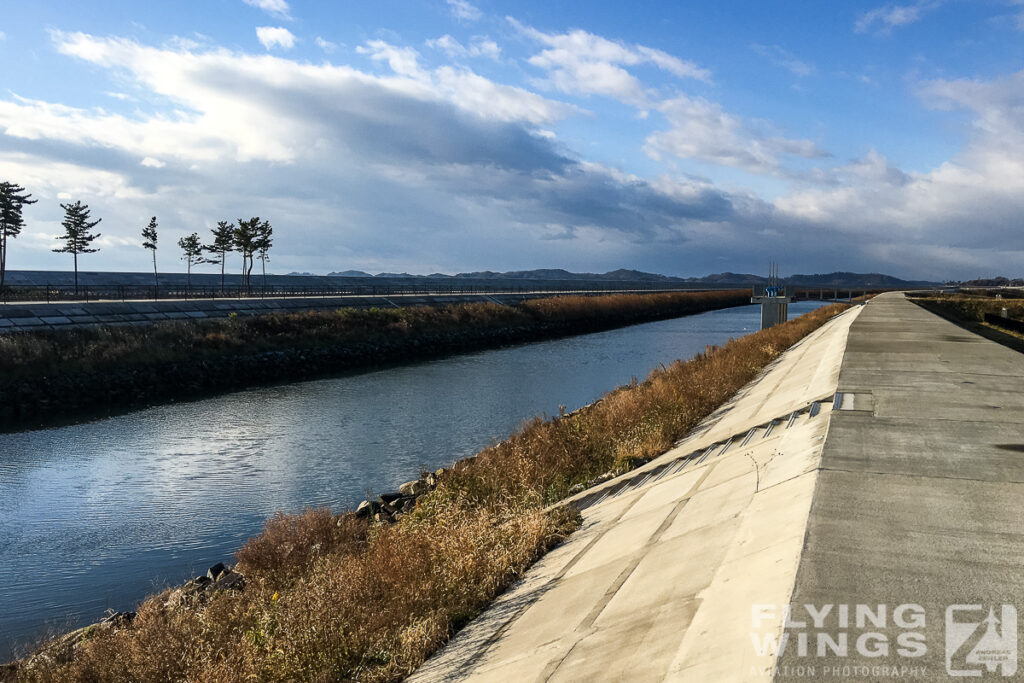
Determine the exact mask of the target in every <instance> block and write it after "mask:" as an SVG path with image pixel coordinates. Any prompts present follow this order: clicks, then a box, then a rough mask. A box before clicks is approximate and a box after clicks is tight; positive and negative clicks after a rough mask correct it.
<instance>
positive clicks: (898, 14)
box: [854, 0, 944, 33]
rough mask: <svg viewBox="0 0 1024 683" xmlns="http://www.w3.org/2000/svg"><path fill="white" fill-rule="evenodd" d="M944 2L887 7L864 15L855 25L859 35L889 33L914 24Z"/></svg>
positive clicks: (922, 1) (930, 0) (924, 1)
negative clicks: (873, 32) (899, 27)
mask: <svg viewBox="0 0 1024 683" xmlns="http://www.w3.org/2000/svg"><path fill="white" fill-rule="evenodd" d="M943 1H944V0H918V2H915V3H912V4H910V5H885V6H883V7H878V8H875V9H873V10H870V11H868V12H865V13H864V14H862V15H861V16H860V17H859V18H858V19H857V22H856V23H855V24H854V30H855V31H857V33H867V32H871V31H875V32H878V33H889V32H890V31H892V29H894V28H896V27H898V26H906V25H908V24H913V23H915V22H917V21H919V20H920V19H921V17H922V16H923V15H924V14H925V13H926V12H928V11H931V10H933V9H935V8H936V7H938V6H939V5H941V4H943Z"/></svg>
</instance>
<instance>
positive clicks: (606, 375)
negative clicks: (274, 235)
mask: <svg viewBox="0 0 1024 683" xmlns="http://www.w3.org/2000/svg"><path fill="white" fill-rule="evenodd" d="M818 305H820V304H818V302H799V303H794V304H790V315H791V317H793V316H796V315H799V314H801V313H804V312H806V311H809V310H811V309H813V308H815V307H816V306H818ZM758 325H759V308H758V307H757V306H744V307H739V308H732V309H726V310H722V311H713V312H710V313H703V314H700V315H694V316H689V317H685V318H677V319H674V320H666V321H661V322H655V323H648V324H644V325H635V326H633V327H627V328H622V329H618V330H612V331H609V332H601V333H596V334H588V335H582V336H578V337H569V338H565V339H558V340H553V341H546V342H538V343H532V344H526V345H522V346H516V347H510V348H503V349H496V350H492V351H482V352H478V353H471V354H466V355H461V356H454V357H451V358H445V359H441V360H434V361H429V362H423V363H418V364H415V365H408V366H403V367H395V368H389V369H386V370H380V371H375V372H366V373H361V374H355V375H349V376H344V377H338V378H333V379H325V380H317V381H308V382H297V383H294V384H284V385H279V386H273V387H267V388H261V389H252V390H248V391H241V392H237V393H233V394H229V395H225V396H220V397H216V398H210V399H203V400H200V401H195V402H191V403H177V404H170V405H163V406H159V407H155V408H150V409H147V410H142V411H138V412H134V413H131V414H129V415H123V416H119V417H113V418H108V419H103V420H99V421H95V422H90V423H86V424H80V425H74V426H70V427H62V428H57V429H47V430H40V431H32V432H21V433H15V434H2V435H0V662H2V661H5V660H6V659H7V658H8V656H9V655H10V654H11V652H12V650H13V649H14V648H20V647H22V646H23V645H24V644H25V643H27V642H29V641H30V640H31V639H33V638H36V637H38V636H40V635H41V634H43V633H44V632H45V631H47V630H51V631H59V630H67V629H69V628H72V627H75V626H78V625H82V624H84V623H90V622H91V621H95V620H97V619H98V618H99V617H101V616H102V613H103V611H104V610H105V609H107V608H113V609H116V610H128V609H131V608H132V607H133V605H134V604H135V603H136V602H137V601H138V600H139V599H141V598H142V597H144V596H145V595H147V594H149V593H152V592H154V591H156V590H158V589H160V588H162V587H165V586H166V585H168V584H171V583H179V582H182V581H184V580H186V579H187V578H189V577H190V576H192V575H194V574H197V573H205V572H206V569H207V567H209V566H211V565H213V564H215V563H216V562H219V561H230V560H231V558H232V554H233V553H234V551H235V550H237V549H238V548H239V547H240V546H241V545H242V543H244V542H245V540H246V539H247V538H249V537H250V536H252V535H254V534H256V533H258V532H259V531H260V529H261V528H262V525H263V522H264V520H265V519H266V518H267V517H269V516H271V515H273V514H274V512H276V511H278V510H284V511H299V510H302V509H303V508H305V507H307V506H320V505H328V506H331V507H332V508H334V509H340V508H344V507H346V506H349V507H354V506H355V505H356V504H358V502H359V501H360V500H362V499H363V498H365V497H366V496H367V495H368V494H369V493H371V492H383V491H387V490H392V489H394V488H396V487H397V486H398V484H400V483H402V482H403V481H408V480H409V479H413V478H415V477H416V476H418V474H419V472H420V471H421V469H423V468H425V469H430V470H433V469H436V468H438V467H440V466H445V465H449V464H451V463H452V462H454V461H455V460H458V459H459V458H462V457H465V456H468V455H472V454H473V453H475V452H477V451H478V450H480V449H481V448H483V447H485V446H487V445H489V444H492V443H495V442H497V441H499V440H501V439H503V438H505V437H507V436H508V435H509V434H510V433H511V432H512V431H514V430H515V429H516V427H517V426H519V425H520V424H521V423H522V421H523V420H526V419H529V418H530V417H532V416H534V415H538V414H542V413H543V414H547V415H553V414H556V413H557V412H558V409H559V406H562V405H564V406H566V408H568V409H569V410H572V409H574V408H578V407H580V406H582V405H585V404H587V403H589V402H591V401H593V400H594V399H596V398H598V397H599V396H601V395H602V394H603V393H605V392H606V391H608V390H609V389H612V388H614V387H615V386H618V385H620V384H624V383H627V382H629V381H630V379H632V378H634V377H636V378H637V379H643V378H644V377H645V376H646V375H647V374H648V373H649V372H650V371H651V370H652V369H653V368H655V367H657V366H658V365H659V364H662V363H664V364H668V363H670V362H672V361H673V360H675V359H678V358H689V357H691V356H693V355H694V354H696V353H698V352H700V351H703V350H704V347H705V345H707V344H721V343H723V342H725V341H726V340H728V339H729V338H731V337H736V336H740V335H743V334H746V333H749V332H752V331H755V330H757V328H758Z"/></svg>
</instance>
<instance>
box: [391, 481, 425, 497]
mask: <svg viewBox="0 0 1024 683" xmlns="http://www.w3.org/2000/svg"><path fill="white" fill-rule="evenodd" d="M398 492H399V493H401V494H402V495H403V496H422V495H423V494H424V493H426V492H427V484H426V482H424V481H423V480H422V479H414V480H413V481H407V482H405V483H404V484H402V485H401V486H399V487H398Z"/></svg>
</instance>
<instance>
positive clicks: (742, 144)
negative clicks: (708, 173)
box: [644, 95, 828, 174]
mask: <svg viewBox="0 0 1024 683" xmlns="http://www.w3.org/2000/svg"><path fill="white" fill-rule="evenodd" d="M657 108H658V110H659V111H661V112H662V114H664V115H665V117H666V118H667V119H668V121H669V123H670V124H671V126H672V127H671V128H670V129H669V130H665V131H660V132H657V133H654V134H653V135H651V136H650V137H648V138H647V141H646V143H645V145H644V150H645V151H646V152H647V154H648V155H649V156H650V157H652V158H654V159H662V158H664V157H665V156H666V155H669V156H676V157H681V158H686V159H698V160H701V161H706V162H709V163H712V164H718V165H721V166H732V167H735V168H741V169H743V170H746V171H750V172H752V173H764V174H778V173H784V170H783V168H782V165H781V162H782V158H783V157H786V156H796V157H802V158H807V159H815V158H823V157H826V156H828V153H827V152H825V151H824V150H822V149H821V148H819V147H818V146H817V145H816V144H815V143H814V142H812V141H811V140H800V139H790V138H785V137H781V136H778V135H771V134H768V133H765V132H762V131H760V130H757V129H756V128H754V127H752V126H750V125H749V124H747V123H745V122H744V121H743V120H742V119H740V118H739V117H737V116H734V115H732V114H728V113H726V112H725V111H724V110H723V109H722V107H721V106H720V105H718V104H716V103H714V102H709V101H708V100H705V99H703V98H690V97H686V96H685V95H681V96H679V97H676V98H673V99H671V100H666V101H665V102H663V103H661V104H660V105H658V107H657Z"/></svg>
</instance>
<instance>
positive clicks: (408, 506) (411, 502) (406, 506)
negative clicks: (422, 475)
mask: <svg viewBox="0 0 1024 683" xmlns="http://www.w3.org/2000/svg"><path fill="white" fill-rule="evenodd" d="M415 507H416V497H415V496H410V497H408V498H406V499H404V500H403V501H402V508H401V510H400V512H412V510H413V508H415Z"/></svg>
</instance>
